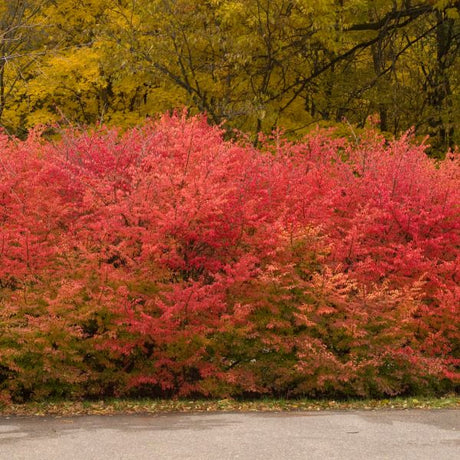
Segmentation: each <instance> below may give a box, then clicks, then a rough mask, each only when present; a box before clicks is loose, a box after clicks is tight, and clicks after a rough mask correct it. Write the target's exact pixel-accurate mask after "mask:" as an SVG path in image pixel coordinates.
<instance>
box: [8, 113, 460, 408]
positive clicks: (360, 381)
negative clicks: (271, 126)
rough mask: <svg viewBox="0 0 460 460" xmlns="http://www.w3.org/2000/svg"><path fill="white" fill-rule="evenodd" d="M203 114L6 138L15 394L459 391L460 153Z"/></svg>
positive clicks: (11, 383) (11, 389) (16, 397)
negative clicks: (265, 133) (225, 127)
mask: <svg viewBox="0 0 460 460" xmlns="http://www.w3.org/2000/svg"><path fill="white" fill-rule="evenodd" d="M261 145H262V147H259V148H254V147H253V146H252V145H250V144H249V143H248V142H245V141H244V140H239V141H226V140H224V137H223V133H222V132H221V130H220V129H219V128H217V127H211V126H209V125H208V124H207V122H206V120H205V118H204V117H200V116H199V117H195V118H187V117H185V116H181V115H172V116H164V117H163V118H162V119H160V120H158V121H155V122H151V123H148V124H147V125H146V126H144V127H140V128H137V129H132V130H130V131H128V132H126V133H125V134H123V135H119V134H118V133H117V132H116V131H113V130H105V129H100V130H95V131H91V132H89V131H88V132H68V133H67V134H66V135H65V136H64V137H63V138H62V140H60V141H58V142H55V143H52V142H45V141H43V140H42V138H41V136H40V135H39V133H36V134H32V135H30V137H29V139H28V140H26V141H24V142H22V141H18V140H11V139H8V137H7V136H2V137H1V139H0V179H1V180H0V395H1V396H0V399H1V400H3V401H4V402H7V401H11V400H13V401H21V400H27V399H41V398H44V397H71V398H78V397H103V396H110V395H116V396H123V395H130V396H133V395H143V396H146V395H149V396H155V397H158V396H162V397H176V396H179V397H181V396H191V397H195V396H212V397H225V396H257V395H262V394H267V395H274V396H285V397H295V396H302V395H307V396H334V397H340V396H372V397H382V396H386V395H397V394H415V393H420V392H443V391H452V390H453V389H455V388H456V385H457V384H458V377H459V374H458V372H457V371H458V364H459V362H460V360H459V358H460V356H459V351H460V348H459V327H458V326H459V322H458V313H459V306H460V287H459V281H460V258H459V254H460V251H459V248H460V213H459V210H460V208H459V205H460V186H459V185H460V180H459V179H460V161H459V157H458V155H454V154H449V155H448V156H447V158H446V159H445V160H444V161H442V162H438V163H436V162H434V161H433V160H431V159H429V158H428V157H427V156H426V155H425V153H424V147H423V146H420V145H415V144H414V143H413V142H412V141H411V139H410V136H409V137H408V136H403V137H402V138H401V139H399V140H396V141H394V142H392V143H386V142H385V141H384V140H383V139H382V138H381V137H379V136H378V135H377V134H376V133H374V132H370V131H369V132H367V133H366V134H364V135H363V136H362V138H361V139H360V140H359V141H358V142H354V141H353V142H348V141H346V140H344V139H336V138H334V137H333V136H332V135H330V134H328V133H323V132H320V131H318V132H316V133H314V134H313V135H311V136H309V137H307V138H306V139H304V140H303V141H302V142H298V143H290V142H288V141H287V140H285V139H283V138H282V136H274V137H273V138H270V139H266V140H263V139H262V140H261Z"/></svg>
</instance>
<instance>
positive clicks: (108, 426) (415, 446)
mask: <svg viewBox="0 0 460 460" xmlns="http://www.w3.org/2000/svg"><path fill="white" fill-rule="evenodd" d="M0 459H1V460H19V459H21V460H29V459H30V460H42V459H43V460H54V459H56V460H74V459H75V460H76V459H84V460H93V459H94V460H106V459H107V460H118V459H133V460H134V459H135V460H144V459H149V460H150V459H171V460H172V459H174V460H176V459H177V460H183V459H200V460H224V459H229V460H230V459H232V460H233V459H251V460H253V459H261V460H262V459H263V460H272V459H273V460H283V459H287V460H291V459H292V460H297V459H302V460H315V459H321V460H323V459H353V460H360V459H365V460H367V459H391V460H396V459H408V460H409V459H427V460H444V459H446V460H454V459H460V410H404V411H399V410H393V411H388V410H378V411H347V412H329V411H327V412H294V413H292V412H289V413H286V412H281V413H261V412H259V413H246V414H243V413H205V414H160V415H116V416H76V417H13V416H10V417H0Z"/></svg>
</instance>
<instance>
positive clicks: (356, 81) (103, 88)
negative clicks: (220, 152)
mask: <svg viewBox="0 0 460 460" xmlns="http://www.w3.org/2000/svg"><path fill="white" fill-rule="evenodd" d="M459 46H460V2H459V1H457V0H373V1H371V0H314V1H312V0H225V1H224V0H116V1H113V0H60V1H59V2H58V1H55V0H8V1H6V0H2V1H1V2H0V124H1V126H3V127H4V128H5V129H6V130H7V131H8V132H10V133H13V134H21V133H24V132H27V130H28V129H30V128H31V127H32V126H34V125H36V124H38V123H53V122H56V121H61V122H62V121H68V122H72V123H81V124H84V125H92V124H95V123H100V122H102V123H107V124H111V125H120V126H124V127H128V126H132V125H134V124H136V123H138V122H140V121H141V120H143V119H145V118H146V117H147V116H153V115H155V114H156V113H160V112H164V111H165V110H169V109H172V108H176V107H181V106H186V107H188V108H189V110H190V111H191V112H192V113H194V112H198V111H200V112H202V111H204V112H206V113H207V114H208V117H209V119H210V120H211V121H212V122H214V123H216V124H220V123H224V126H225V127H227V128H228V129H234V128H236V129H240V130H243V131H245V132H249V133H253V134H255V133H256V132H259V131H262V132H270V131H272V130H273V129H274V128H277V127H281V128H283V129H285V130H286V132H287V133H288V134H289V135H293V136H296V135H300V134H304V133H305V132H308V131H309V130H310V129H311V128H312V127H313V126H316V125H317V124H318V123H319V124H320V125H324V126H331V125H338V126H340V125H341V124H343V123H344V122H346V123H350V124H352V125H353V126H356V127H357V128H358V129H359V128H360V127H363V126H364V125H365V124H366V120H368V118H369V117H370V116H372V117H373V118H374V119H375V120H378V121H379V123H380V128H381V130H382V131H383V132H385V133H388V134H389V135H398V134H399V133H400V132H402V131H405V130H407V129H409V128H411V127H414V129H415V131H416V133H417V134H419V135H421V136H424V135H430V136H431V138H432V139H431V141H430V143H431V145H432V146H433V150H432V152H434V153H436V152H438V153H439V152H445V151H446V150H447V149H448V148H449V147H453V146H454V145H456V144H458V143H459V139H460V134H459V131H460V129H459V127H458V121H457V120H458V118H459V117H458V114H459V113H460V80H459V77H458V76H459V75H460V72H459V70H460V59H459Z"/></svg>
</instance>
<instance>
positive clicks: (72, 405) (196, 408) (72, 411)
mask: <svg viewBox="0 0 460 460" xmlns="http://www.w3.org/2000/svg"><path fill="white" fill-rule="evenodd" d="M379 409H460V396H458V395H448V396H444V397H441V398H429V397H408V398H391V399H365V400H345V401H343V400H341V401H336V400H311V399H289V400H284V399H268V398H267V399H258V400H250V401H248V400H237V399H220V400H155V399H106V400H100V401H44V402H30V403H25V404H9V405H3V406H1V405H0V415H3V416H10V415H19V416H25V415H36V416H45V415H52V416H68V415H117V414H161V413H171V412H177V413H189V412H225V411H226V412H281V411H286V412H287V411H324V410H379Z"/></svg>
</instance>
